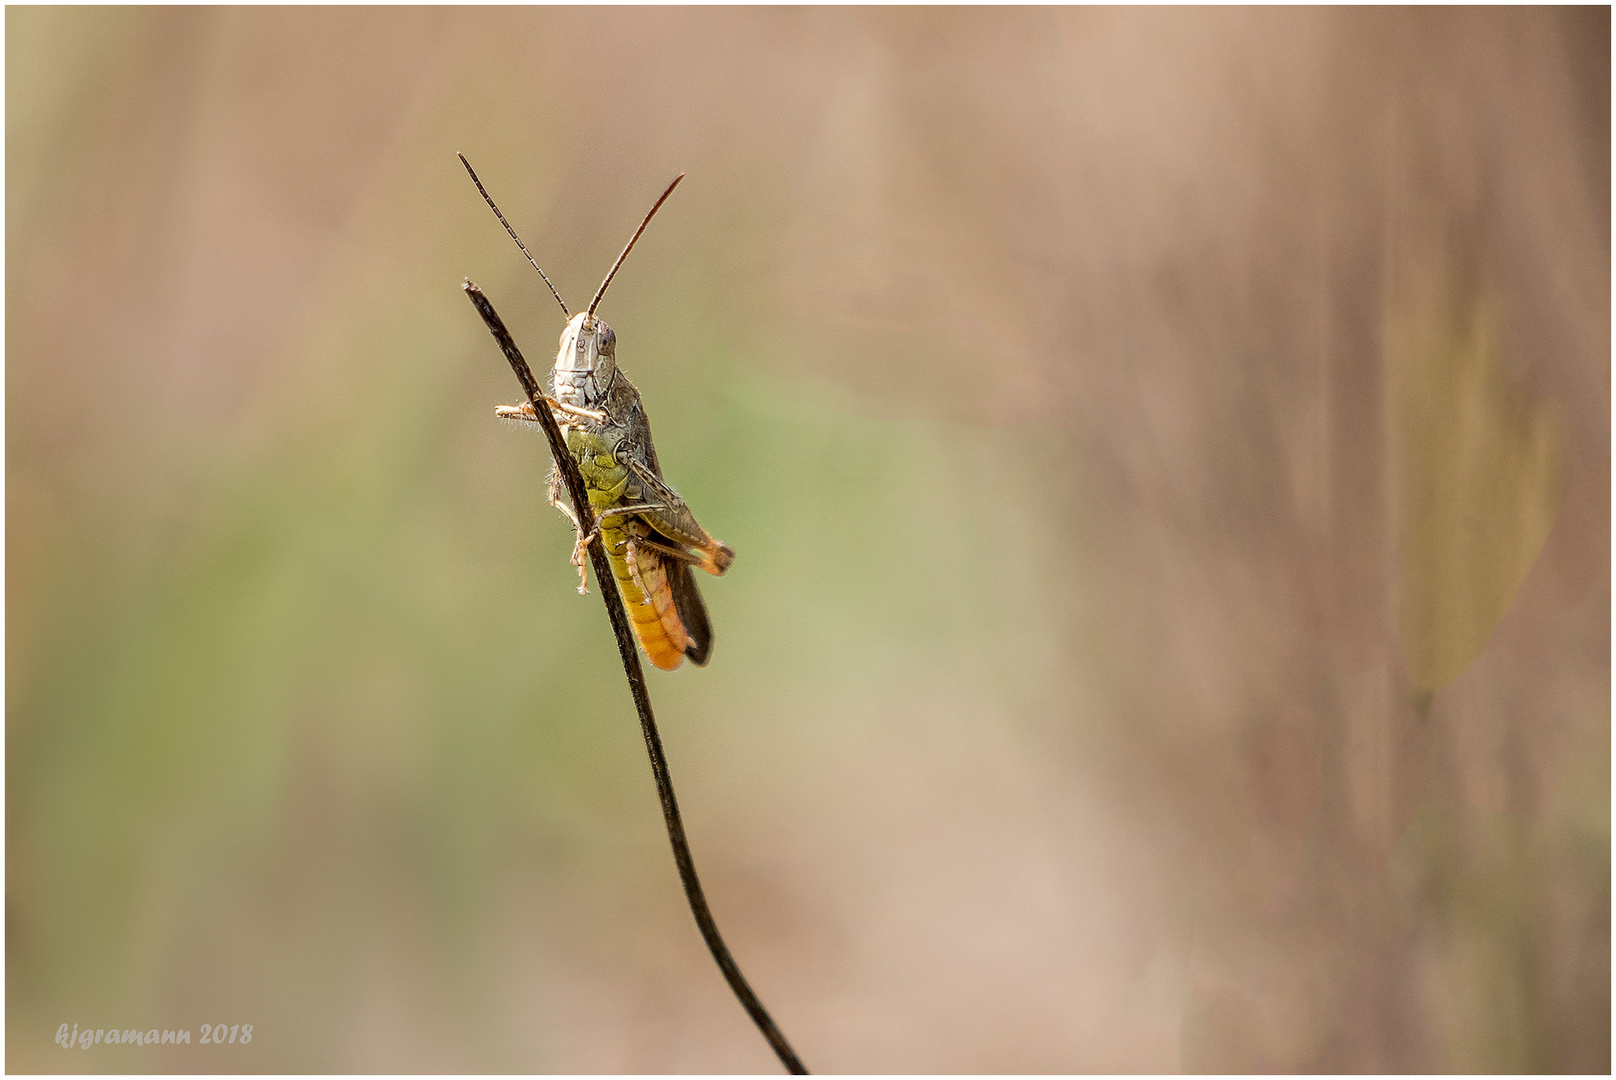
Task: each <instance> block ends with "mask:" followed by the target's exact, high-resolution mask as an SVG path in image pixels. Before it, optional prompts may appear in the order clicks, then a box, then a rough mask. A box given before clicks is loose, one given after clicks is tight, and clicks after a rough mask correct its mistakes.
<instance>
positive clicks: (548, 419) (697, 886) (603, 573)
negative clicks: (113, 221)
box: [464, 196, 808, 1074]
mask: <svg viewBox="0 0 1616 1080" xmlns="http://www.w3.org/2000/svg"><path fill="white" fill-rule="evenodd" d="M665 197H666V196H664V198H665ZM464 288H465V290H466V295H467V296H469V297H470V298H471V302H472V305H473V306H474V307H476V309H477V313H478V314H479V315H481V316H482V317H483V322H485V323H487V324H488V330H489V332H490V333H492V334H493V335H494V340H495V341H497V342H499V347H500V351H502V352H503V353H504V354H505V359H506V360H509V361H510V364H511V370H512V371H514V372H516V377H517V379H518V380H520V382H521V383H522V390H523V392H524V393H526V394H527V399H528V401H530V402H532V404H533V412H534V415H536V416H537V417H538V418H539V425H540V426H541V427H543V428H544V437H545V438H546V439H548V440H550V456H551V457H553V458H555V462H556V467H557V468H559V469H560V470H561V476H562V478H563V479H564V480H565V481H566V484H567V494H568V495H569V496H570V497H571V499H572V507H573V511H574V512H575V513H576V514H577V515H578V525H579V527H580V528H582V529H583V530H584V535H586V536H587V535H590V534H592V533H595V514H594V511H593V509H591V507H590V505H589V495H588V492H586V491H585V489H584V478H583V477H582V476H581V475H579V473H578V465H577V463H576V462H574V461H573V460H572V455H571V454H569V453H567V444H566V442H565V441H564V440H563V439H562V437H561V428H560V427H559V426H558V425H557V424H556V421H555V417H554V416H552V415H551V414H550V409H549V406H548V405H546V404H545V400H544V392H543V390H542V389H541V388H540V386H539V383H538V380H537V379H535V378H534V377H533V371H532V369H530V368H529V367H528V366H527V361H526V360H524V359H523V358H522V350H520V349H518V348H517V347H516V342H515V341H514V340H513V339H512V338H511V334H510V331H508V330H506V329H505V323H504V322H503V321H501V319H500V317H499V313H498V312H496V311H495V310H494V305H492V304H490V303H489V302H488V298H487V297H486V296H484V295H483V291H482V290H481V289H479V288H478V287H477V286H476V285H474V284H472V282H471V281H470V280H469V279H468V280H467V281H466V283H465V286H464ZM589 560H590V563H591V565H593V566H594V568H595V584H596V586H597V588H599V590H600V597H601V600H603V601H604V602H605V604H606V614H607V616H608V617H609V618H610V619H611V622H612V634H613V636H614V637H616V638H617V652H618V654H619V655H620V656H621V657H622V658H623V674H624V675H626V676H627V677H628V688H629V692H630V693H631V694H633V695H634V708H635V711H637V712H638V713H639V715H640V731H641V732H642V733H643V734H644V735H645V750H646V753H648V754H649V755H650V756H651V775H652V776H653V777H654V778H655V779H656V789H657V797H658V798H659V799H661V800H662V820H663V822H664V823H665V824H666V825H667V827H668V843H670V844H671V845H673V861H674V862H675V863H676V864H677V865H678V867H679V880H680V882H681V883H682V884H683V885H684V887H685V899H687V900H688V901H689V902H690V913H691V914H692V915H694V916H695V917H696V925H697V927H699V928H700V929H701V936H702V939H703V940H704V941H706V942H707V948H708V950H709V951H710V952H711V953H712V954H713V959H714V960H716V961H717V962H718V968H719V970H720V971H722V972H723V973H724V979H725V980H726V981H727V982H728V983H729V988H730V989H731V990H733V991H734V992H735V996H736V997H737V998H738V999H740V1002H741V1006H742V1007H743V1008H744V1009H746V1012H747V1015H749V1016H751V1018H752V1022H753V1023H754V1024H756V1025H757V1027H758V1030H759V1031H761V1032H762V1033H763V1037H764V1038H765V1039H767V1040H769V1045H770V1046H772V1047H774V1052H775V1053H776V1054H778V1055H779V1057H780V1061H781V1063H782V1064H784V1065H785V1067H786V1069H787V1071H789V1072H792V1073H799V1074H806V1073H807V1072H808V1070H807V1069H806V1068H804V1067H803V1064H802V1061H801V1060H800V1059H799V1058H798V1057H797V1053H796V1051H794V1050H792V1049H791V1044H790V1043H788V1042H787V1041H786V1037H785V1035H784V1033H782V1032H781V1031H780V1028H779V1027H778V1026H776V1024H775V1022H774V1020H773V1018H772V1017H770V1016H769V1011H768V1010H767V1009H765V1008H764V1007H763V1002H761V1001H759V1000H758V996H757V994H756V993H754V992H753V990H752V987H751V986H749V985H748V984H747V981H746V976H744V975H742V974H741V969H740V967H739V966H737V965H736V963H735V960H734V958H733V957H731V956H730V954H729V949H728V948H727V947H726V946H725V945H724V939H723V937H722V936H721V935H720V934H719V933H718V923H716V922H714V921H713V913H712V912H711V911H710V910H708V907H707V897H706V896H705V895H704V894H703V893H702V891H701V882H700V881H699V880H698V879H697V877H696V863H695V861H694V860H693V859H692V858H691V857H690V842H689V841H688V840H686V839H685V826H684V822H683V820H681V819H680V817H679V803H678V801H677V800H676V799H675V798H674V797H673V778H672V777H670V776H669V775H668V759H667V758H666V757H665V756H664V755H663V753H662V737H661V736H660V735H658V734H657V726H656V717H655V716H654V715H652V713H651V695H650V694H649V693H647V692H646V689H645V671H644V669H643V668H641V666H640V653H639V650H638V648H637V647H636V646H635V644H634V635H633V634H632V633H630V632H629V625H628V615H627V614H626V613H625V612H624V611H623V604H622V600H621V598H620V597H619V596H618V593H617V588H616V585H617V579H616V577H615V576H614V575H613V574H612V568H611V564H610V563H609V562H607V561H606V546H605V544H604V542H603V541H602V540H601V538H600V536H599V534H598V533H595V535H594V537H593V539H591V540H590V543H589ZM608 583H609V584H608Z"/></svg>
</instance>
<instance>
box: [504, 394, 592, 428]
mask: <svg viewBox="0 0 1616 1080" xmlns="http://www.w3.org/2000/svg"><path fill="white" fill-rule="evenodd" d="M543 400H544V403H545V404H546V405H548V406H550V408H551V409H552V410H553V411H555V412H558V413H561V414H562V415H563V416H564V417H566V416H576V417H581V418H583V419H585V420H593V421H595V422H596V423H599V422H600V421H602V420H604V419H606V414H605V413H603V412H596V411H595V410H594V409H580V408H579V407H578V406H576V405H568V404H567V403H566V402H564V401H557V400H556V399H555V398H551V397H547V398H544V399H543ZM494 415H495V416H497V417H500V418H501V419H503V420H526V421H527V422H528V423H530V424H536V423H538V421H539V418H538V417H537V416H534V415H533V403H532V402H531V401H524V402H522V404H520V405H495V406H494Z"/></svg>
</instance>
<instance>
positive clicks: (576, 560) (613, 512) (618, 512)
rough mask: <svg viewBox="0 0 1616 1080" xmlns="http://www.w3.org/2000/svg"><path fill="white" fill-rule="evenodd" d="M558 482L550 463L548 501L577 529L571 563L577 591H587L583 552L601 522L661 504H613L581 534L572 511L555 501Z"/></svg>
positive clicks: (593, 537)
mask: <svg viewBox="0 0 1616 1080" xmlns="http://www.w3.org/2000/svg"><path fill="white" fill-rule="evenodd" d="M558 482H559V476H558V475H557V473H556V469H555V466H554V465H552V466H551V467H550V485H551V487H550V492H551V498H550V501H551V502H552V503H554V504H555V505H557V506H560V507H561V509H562V510H566V512H567V516H568V517H569V518H572V527H573V528H574V529H575V530H577V532H578V542H577V544H575V545H573V549H572V565H574V566H576V567H577V568H578V576H579V578H580V579H583V580H582V584H580V585H579V586H578V591H579V592H581V593H582V592H588V591H589V590H588V588H587V586H588V584H589V582H588V580H587V579H584V577H583V574H584V552H585V551H586V550H588V548H589V543H590V541H592V540H594V539H595V537H596V536H598V535H600V527H601V522H603V521H605V520H606V519H607V518H609V517H623V516H624V515H627V514H637V513H639V512H640V511H641V510H658V509H661V506H660V504H658V503H644V504H635V505H634V506H614V507H612V508H611V509H610V510H602V511H601V512H600V513H599V514H597V515H595V527H594V529H593V530H591V532H590V533H589V535H588V536H584V535H583V529H582V528H580V527H579V525H578V519H577V518H575V517H573V516H572V511H571V510H567V508H566V506H564V505H562V504H561V503H559V502H556V496H558V495H559V494H560V492H559V491H558V490H557V488H556V486H555V485H556V484H557V483H558ZM629 550H630V551H632V550H634V549H633V546H632V545H631V546H630V547H629Z"/></svg>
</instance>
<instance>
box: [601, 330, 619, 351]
mask: <svg viewBox="0 0 1616 1080" xmlns="http://www.w3.org/2000/svg"><path fill="white" fill-rule="evenodd" d="M616 348H617V335H616V334H614V333H613V332H612V328H611V327H609V326H607V325H606V324H605V323H601V324H600V351H601V352H603V353H606V354H607V355H610V354H611V353H612V351H613V350H615V349H616Z"/></svg>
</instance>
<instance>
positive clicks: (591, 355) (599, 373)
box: [555, 311, 617, 409]
mask: <svg viewBox="0 0 1616 1080" xmlns="http://www.w3.org/2000/svg"><path fill="white" fill-rule="evenodd" d="M616 351H617V335H616V334H614V333H612V328H611V327H610V326H607V325H606V323H605V321H604V320H602V319H596V318H593V317H592V316H591V315H590V314H589V313H588V312H587V311H580V312H579V313H578V314H576V315H574V316H573V317H572V320H571V321H570V322H568V323H567V327H566V329H565V330H563V331H561V348H560V349H559V350H557V352H556V360H555V393H556V398H557V399H558V400H560V401H562V402H565V403H566V404H568V405H572V406H575V407H577V408H580V409H593V408H596V407H598V406H599V404H600V403H601V402H602V401H604V400H605V399H606V391H607V388H608V387H610V386H611V384H612V376H613V375H614V374H616V372H617V360H616V359H615V357H614V355H613V354H614V353H615V352H616Z"/></svg>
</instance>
